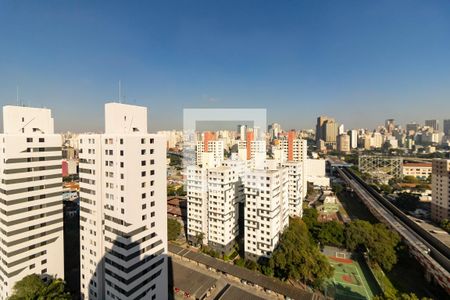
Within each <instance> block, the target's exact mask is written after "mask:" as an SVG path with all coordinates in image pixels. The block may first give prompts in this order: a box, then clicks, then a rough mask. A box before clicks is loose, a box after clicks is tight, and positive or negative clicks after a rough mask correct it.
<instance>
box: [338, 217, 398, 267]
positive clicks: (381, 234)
mask: <svg viewBox="0 0 450 300" xmlns="http://www.w3.org/2000/svg"><path fill="white" fill-rule="evenodd" d="M399 242H400V237H399V235H398V234H397V233H396V232H393V231H391V230H389V229H388V228H387V227H386V226H385V225H384V224H375V225H372V224H370V223H369V222H367V221H361V220H358V221H354V222H352V223H350V224H349V225H348V226H347V228H346V229H345V244H346V246H347V249H349V250H350V251H354V250H357V249H360V250H362V249H367V250H368V253H369V258H370V259H371V260H373V261H374V262H377V263H378V264H379V265H380V266H381V267H382V268H383V269H385V270H387V271H389V270H391V269H392V267H393V265H394V264H395V263H396V262H397V254H396V250H395V249H396V247H397V245H398V243H399Z"/></svg>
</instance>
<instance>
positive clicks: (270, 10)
mask: <svg viewBox="0 0 450 300" xmlns="http://www.w3.org/2000/svg"><path fill="white" fill-rule="evenodd" d="M119 79H120V80H121V81H122V87H123V96H124V97H123V98H124V99H123V100H124V102H126V103H131V104H132V103H136V104H140V105H145V106H148V107H149V111H150V113H149V118H150V128H151V129H153V130H155V129H163V128H166V129H171V128H180V127H181V126H182V109H183V108H205V107H214V108H222V107H232V108H234V107H245V108H267V110H268V120H269V121H270V122H271V121H277V122H279V123H281V124H282V126H283V128H286V129H288V128H313V127H314V124H315V119H316V117H317V116H318V115H320V114H327V115H331V116H334V117H335V118H336V119H337V120H338V121H339V122H343V123H344V124H345V125H346V127H353V126H355V127H373V126H375V125H376V124H381V123H384V119H386V118H395V119H397V120H398V121H399V122H401V123H405V122H408V121H412V120H416V121H418V122H423V120H424V119H428V118H438V119H442V118H450V1H448V0H442V1H437V0H432V1H427V0H421V1H415V0H405V1H401V0H395V1H392V0H386V1H369V0H367V1H364V0H353V1H345V0H340V1H318V0H310V1H297V0H296V1H293V0H290V1H288V0H285V1H261V0H255V1H248V0H245V1H242V0H241V1H230V0H226V1H198V0H185V1H158V3H157V2H156V1H133V0H131V1H59V0H58V1H8V0H2V1H0V104H7V103H15V102H16V86H17V85H19V86H20V98H21V99H22V101H23V102H24V103H25V104H30V105H31V106H46V107H49V108H52V109H53V114H54V116H55V119H56V127H57V129H58V130H59V131H62V130H67V129H72V130H74V131H85V130H100V129H102V128H103V104H104V103H105V102H106V101H110V100H117V99H118V80H119Z"/></svg>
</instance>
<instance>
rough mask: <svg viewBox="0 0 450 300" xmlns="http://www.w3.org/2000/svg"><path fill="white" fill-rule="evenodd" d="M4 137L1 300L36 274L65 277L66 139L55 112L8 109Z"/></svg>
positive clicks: (0, 187) (1, 156)
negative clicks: (56, 125) (58, 130)
mask: <svg viewBox="0 0 450 300" xmlns="http://www.w3.org/2000/svg"><path fill="white" fill-rule="evenodd" d="M3 122H4V124H3V128H4V131H5V133H4V134H1V135H0V149H1V151H0V172H1V174H2V178H1V182H0V219H1V220H2V222H1V223H0V241H1V242H0V299H7V298H8V297H9V296H10V295H11V292H12V288H13V287H14V284H15V283H16V282H17V281H19V280H21V279H22V278H24V277H25V276H27V275H30V274H39V275H41V274H45V275H50V276H54V277H57V278H64V247H63V242H64V241H63V203H62V172H61V162H62V152H61V137H60V135H57V134H54V132H53V118H52V117H51V111H50V110H49V109H40V108H30V107H20V106H5V107H4V108H3Z"/></svg>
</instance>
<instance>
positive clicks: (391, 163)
mask: <svg viewBox="0 0 450 300" xmlns="http://www.w3.org/2000/svg"><path fill="white" fill-rule="evenodd" d="M358 165H359V171H360V172H362V173H367V174H369V175H370V176H371V177H372V178H373V179H375V180H378V181H380V182H382V183H388V182H389V179H392V178H401V177H402V166H403V158H402V157H399V156H381V155H361V156H359V158H358Z"/></svg>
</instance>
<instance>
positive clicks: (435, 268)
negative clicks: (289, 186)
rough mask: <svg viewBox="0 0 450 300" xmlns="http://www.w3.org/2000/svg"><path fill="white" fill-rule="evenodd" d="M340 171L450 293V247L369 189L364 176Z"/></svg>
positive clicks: (373, 210)
mask: <svg viewBox="0 0 450 300" xmlns="http://www.w3.org/2000/svg"><path fill="white" fill-rule="evenodd" d="M337 170H338V173H339V175H340V176H341V178H342V179H344V180H345V181H346V182H347V184H348V185H349V186H350V187H351V188H353V190H354V191H355V192H356V193H357V194H358V196H360V198H361V199H362V200H363V202H364V203H365V204H366V206H367V207H368V208H369V210H370V211H371V212H372V213H373V214H374V215H375V216H376V217H377V218H378V219H380V221H382V222H383V223H385V224H386V225H388V226H389V227H390V228H392V229H393V230H395V231H397V232H398V233H399V234H400V236H401V237H402V238H403V239H404V240H405V241H406V243H407V244H408V246H409V248H410V251H411V253H412V254H413V255H414V256H415V257H416V259H418V260H419V262H420V263H421V264H422V265H423V266H424V267H425V269H426V270H427V271H428V272H429V274H430V275H431V276H432V277H433V278H434V279H435V281H436V282H438V284H439V285H441V286H442V287H443V288H444V289H445V290H446V291H447V292H448V293H449V294H450V273H449V270H450V260H449V257H448V253H449V249H448V247H446V246H445V245H444V244H443V243H442V242H440V241H439V240H436V238H435V237H433V236H432V235H431V234H429V233H428V232H427V231H426V230H424V229H423V228H422V227H421V226H419V225H417V223H416V222H413V221H411V220H410V219H409V218H408V217H407V216H406V215H405V214H404V213H403V212H401V211H400V210H399V209H397V208H396V207H395V206H394V205H393V204H391V203H390V202H389V201H388V200H386V199H385V198H384V197H382V196H381V195H380V194H378V193H377V192H376V191H374V190H373V189H372V188H370V187H369V186H368V185H367V184H366V183H365V182H364V181H362V179H360V178H359V177H357V176H356V175H355V174H353V173H352V172H351V171H349V170H348V169H347V168H338V169H337Z"/></svg>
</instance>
